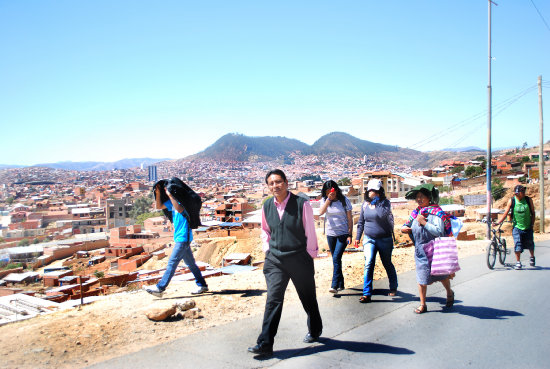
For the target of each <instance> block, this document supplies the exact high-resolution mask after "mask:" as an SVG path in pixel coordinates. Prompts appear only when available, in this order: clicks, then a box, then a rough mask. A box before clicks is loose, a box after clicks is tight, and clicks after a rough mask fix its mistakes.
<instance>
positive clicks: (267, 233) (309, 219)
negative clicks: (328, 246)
mask: <svg viewBox="0 0 550 369" xmlns="http://www.w3.org/2000/svg"><path fill="white" fill-rule="evenodd" d="M289 198H290V192H289V193H288V195H287V197H286V198H285V199H284V200H283V202H277V198H276V197H273V203H274V204H275V207H276V208H277V213H279V219H281V218H282V217H283V214H284V213H285V208H286V204H287V203H288V199H289ZM264 211H265V210H263V209H262V235H261V237H262V241H263V249H264V252H267V251H269V240H270V239H271V229H270V228H269V225H268V224H267V220H266V219H265V212H264ZM302 223H303V224H304V230H305V234H306V238H307V252H308V254H309V255H310V256H311V257H312V258H315V257H317V252H318V251H319V247H318V246H317V234H316V233H315V222H314V221H313V209H312V208H311V205H310V204H309V201H305V202H304V207H303V208H302Z"/></svg>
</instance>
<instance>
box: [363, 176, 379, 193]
mask: <svg viewBox="0 0 550 369" xmlns="http://www.w3.org/2000/svg"><path fill="white" fill-rule="evenodd" d="M380 188H382V181H381V180H379V179H376V178H373V179H371V180H370V181H369V183H368V185H367V192H368V191H370V190H374V191H380Z"/></svg>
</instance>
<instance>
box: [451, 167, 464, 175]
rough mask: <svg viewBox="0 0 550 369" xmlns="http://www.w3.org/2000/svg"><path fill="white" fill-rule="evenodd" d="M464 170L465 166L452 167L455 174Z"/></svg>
mask: <svg viewBox="0 0 550 369" xmlns="http://www.w3.org/2000/svg"><path fill="white" fill-rule="evenodd" d="M463 170H464V167H462V166H460V167H454V168H453V169H451V173H453V174H456V173H460V172H462V171H463Z"/></svg>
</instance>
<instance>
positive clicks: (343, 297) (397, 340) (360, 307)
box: [90, 241, 550, 368]
mask: <svg viewBox="0 0 550 369" xmlns="http://www.w3.org/2000/svg"><path fill="white" fill-rule="evenodd" d="M536 256H537V265H541V266H537V267H536V268H526V269H525V270H522V271H514V270H512V269H511V267H501V266H500V265H499V264H498V262H497V266H495V269H494V270H489V269H488V268H487V266H486V263H485V255H476V256H472V257H469V258H466V259H462V260H461V261H460V265H461V267H462V270H461V271H460V272H459V273H457V276H456V278H455V279H454V280H453V281H452V286H453V289H454V291H455V293H456V304H455V307H454V308H453V309H452V310H450V311H448V312H445V311H443V309H442V307H443V305H444V303H445V291H444V289H443V287H442V285H441V284H440V283H437V284H434V285H431V286H428V309H429V311H428V312H427V313H425V314H422V315H416V314H413V310H414V308H415V307H416V306H417V305H418V287H417V284H416V275H415V272H414V271H411V272H407V273H403V274H400V275H398V279H399V293H398V295H397V296H396V297H393V298H391V297H388V296H386V295H387V292H388V290H387V287H388V282H387V280H380V281H376V282H375V286H374V287H375V295H373V302H372V303H370V304H360V303H359V302H358V299H359V297H360V296H361V291H362V288H361V286H358V287H355V288H350V289H347V290H345V291H342V293H340V294H339V295H338V297H332V296H327V297H323V298H320V299H319V307H320V310H321V316H322V318H323V325H324V331H323V335H322V337H321V339H320V342H319V343H315V344H313V345H309V344H305V343H303V342H302V339H303V337H304V336H305V334H306V333H307V326H306V315H305V313H304V311H303V309H302V307H301V306H300V305H290V304H288V305H285V307H284V311H283V316H282V318H281V324H280V326H279V331H278V334H277V336H276V337H275V345H274V355H273V356H272V357H271V358H269V359H265V360H256V359H255V358H254V355H252V354H250V353H248V352H247V348H248V347H249V346H253V345H254V344H255V342H256V338H257V336H258V334H259V332H260V328H261V321H262V316H261V315H260V316H254V317H250V318H247V319H243V320H240V321H237V322H233V323H229V324H225V325H222V326H218V327H214V328H210V329H208V330H205V331H201V332H198V333H196V334H192V335H189V336H186V337H183V338H181V339H177V340H174V341H172V342H170V343H168V344H164V345H159V346H155V347H151V348H148V349H145V350H142V351H140V352H137V353H134V354H129V355H127V356H123V357H119V358H115V359H111V360H108V361H105V362H102V363H98V364H95V365H92V366H90V368H191V367H192V368H213V367H215V368H258V367H275V368H298V367H315V368H333V367H340V366H345V367H358V368H359V367H365V366H369V367H371V366H372V367H376V366H378V367H384V368H385V367H423V368H426V367H434V366H435V365H438V366H439V367H448V368H453V367H454V368H456V367H462V366H465V365H468V364H467V363H466V362H464V360H465V359H466V358H465V357H464V356H465V355H471V356H472V358H470V363H474V365H471V366H472V367H496V366H495V365H494V364H496V363H495V362H494V361H492V360H493V358H495V357H498V356H499V354H498V352H499V351H503V353H502V354H501V355H500V357H501V358H505V357H506V356H505V354H506V353H507V352H508V353H509V351H511V350H509V349H510V348H511V347H510V346H511V344H512V341H510V340H509V339H510V338H511V337H513V336H516V335H517V334H518V333H519V332H521V331H523V329H524V328H523V327H524V325H525V324H526V323H528V324H529V325H531V324H534V325H538V326H537V330H536V332H533V331H529V332H528V333H526V334H528V335H531V336H532V339H533V340H535V343H534V346H533V347H532V349H533V350H534V349H538V351H534V353H532V354H531V356H529V355H528V354H527V353H526V350H527V351H529V350H528V347H529V346H523V344H522V347H521V349H520V350H519V351H521V356H523V357H526V358H529V360H530V362H531V365H527V366H526V365H525V364H526V363H525V362H522V364H521V365H520V367H541V366H542V363H543V362H544V363H546V359H543V358H542V357H541V359H540V360H541V361H540V363H539V364H540V365H541V366H537V365H536V363H537V361H536V360H537V353H538V352H539V351H543V350H540V348H542V346H541V345H544V346H545V347H546V346H548V345H547V344H548V343H549V342H548V341H549V339H548V336H547V334H546V333H544V332H547V329H550V323H548V321H549V320H548V319H544V321H545V323H543V324H542V325H541V323H539V320H538V319H537V317H538V316H539V314H542V313H540V312H539V311H538V310H535V309H538V308H542V307H543V306H546V305H545V303H544V301H545V299H546V298H548V296H549V294H550V292H548V288H547V286H546V283H544V281H545V280H546V281H547V280H548V277H549V276H550V268H546V267H544V265H550V241H546V242H539V243H538V244H537V248H536ZM513 259H514V255H513V254H511V255H508V257H507V260H506V261H507V263H510V265H513V262H514V261H515V259H514V260H513ZM522 260H523V261H524V265H525V264H527V265H528V252H524V254H523V255H522ZM522 279H525V281H523V280H522ZM534 282H536V283H534ZM526 284H528V285H529V286H530V287H529V288H526V287H525V286H526ZM531 289H532V290H534V291H535V292H532V291H531ZM542 289H544V291H545V292H544V294H542V293H540V292H541V290H542ZM513 291H515V292H513ZM528 291H531V293H533V296H532V297H529V296H530V295H529V294H528V295H526V297H525V299H530V298H531V299H535V300H540V303H536V301H531V302H532V303H534V305H538V306H531V304H529V306H525V304H524V301H523V299H520V298H519V296H523V293H529V292H528ZM537 292H538V293H537ZM514 295H515V296H518V299H517V301H516V299H513V300H511V299H510V296H514ZM522 303H523V305H522ZM512 304H514V305H512ZM516 305H517V306H516ZM525 317H529V319H527V320H526V319H525ZM516 318H518V319H516ZM519 318H524V319H519ZM481 323H483V324H481ZM506 324H508V325H510V324H511V325H512V327H508V328H507V330H506V341H502V339H503V338H504V337H500V340H501V342H500V344H496V345H495V344H491V343H490V342H488V341H486V340H485V337H484V336H485V335H486V333H485V332H488V331H494V332H500V329H501V328H502V327H503V326H504V325H506ZM449 327H450V328H449ZM454 327H469V328H468V330H467V331H462V330H460V331H459V330H458V328H454ZM543 327H546V328H545V330H544V332H543ZM449 329H452V330H453V334H452V335H451V334H449ZM508 329H511V330H510V331H509V330H508ZM539 330H540V332H539ZM539 333H540V337H539V336H537V334H539ZM499 334H500V333H499ZM478 341H479V342H478ZM474 342H478V343H477V344H476V343H474ZM489 344H490V347H488V348H487V352H491V355H485V354H483V352H484V350H485V348H484V346H485V345H489ZM472 345H474V347H472ZM477 351H480V352H479V353H478V354H474V353H476V352H477ZM449 352H456V356H457V357H456V358H453V357H452V356H451V355H450V354H449ZM510 354H511V353H510ZM442 355H443V357H442ZM541 355H542V354H541ZM533 359H534V360H535V361H531V360H533ZM486 360H491V361H486ZM509 360H513V358H512V359H509ZM512 363H513V362H511V361H506V362H504V366H503V367H511V366H508V365H506V364H512ZM533 363H534V364H535V365H533ZM475 364H478V365H475ZM501 365H502V364H501ZM516 365H517V363H516ZM544 365H546V364H544Z"/></svg>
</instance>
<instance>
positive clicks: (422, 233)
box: [401, 184, 454, 314]
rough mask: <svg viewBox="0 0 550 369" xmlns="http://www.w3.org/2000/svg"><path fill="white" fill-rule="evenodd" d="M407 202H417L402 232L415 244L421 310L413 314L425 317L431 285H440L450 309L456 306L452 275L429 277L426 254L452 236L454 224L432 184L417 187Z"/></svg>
mask: <svg viewBox="0 0 550 369" xmlns="http://www.w3.org/2000/svg"><path fill="white" fill-rule="evenodd" d="M405 198H407V199H409V200H413V199H414V200H416V202H417V204H418V207H417V208H416V209H415V210H413V212H412V213H411V216H410V217H409V220H408V221H407V223H405V224H404V225H403V227H402V228H401V232H403V233H408V234H409V235H410V237H411V239H412V240H413V242H414V247H415V253H414V260H415V262H416V280H417V282H418V292H419V294H420V306H419V307H417V308H416V309H415V310H414V312H415V313H417V314H422V313H425V312H426V311H428V307H427V305H426V290H427V286H428V285H429V284H432V283H433V282H437V281H439V282H441V283H442V284H443V287H445V290H446V291H447V301H446V304H445V306H446V307H448V308H450V307H452V306H453V304H454V292H453V290H452V289H451V278H452V277H453V276H454V275H453V276H450V275H438V276H433V275H430V271H431V264H430V261H429V260H428V257H427V256H426V253H425V251H424V245H425V244H427V243H429V242H431V241H432V240H434V239H436V238H437V237H445V236H448V235H450V234H451V222H450V219H449V216H448V215H447V214H446V213H445V212H444V211H443V210H441V208H440V207H439V205H437V203H438V202H439V191H438V190H437V188H436V187H434V185H433V184H422V185H420V186H416V187H415V188H413V189H412V190H410V191H409V192H407V194H406V195H405Z"/></svg>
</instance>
